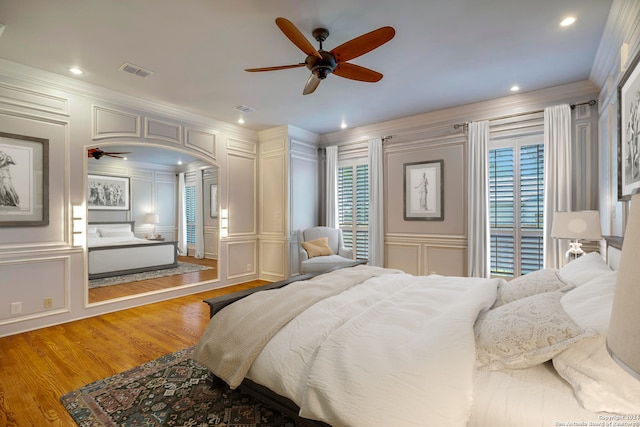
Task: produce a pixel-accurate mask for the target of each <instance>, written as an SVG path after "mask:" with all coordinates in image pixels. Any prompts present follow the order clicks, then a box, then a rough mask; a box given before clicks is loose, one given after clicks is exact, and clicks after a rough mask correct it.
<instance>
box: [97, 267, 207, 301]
mask: <svg viewBox="0 0 640 427" xmlns="http://www.w3.org/2000/svg"><path fill="white" fill-rule="evenodd" d="M178 261H180V262H188V263H191V264H200V265H206V266H208V267H211V269H210V270H201V271H194V272H192V273H186V274H179V275H175V276H168V277H158V278H155V279H149V280H139V281H137V282H129V283H123V284H121V285H112V286H105V287H102V288H94V289H89V303H90V304H91V303H96V302H100V301H106V300H110V299H114V298H121V297H127V296H130V295H137V294H142V293H146V292H152V291H157V290H161V289H167V288H173V287H175V286H181V285H189V284H191V283H198V282H203V281H205V280H214V279H217V278H218V261H217V260H215V259H207V258H204V259H197V258H193V257H183V256H179V257H178Z"/></svg>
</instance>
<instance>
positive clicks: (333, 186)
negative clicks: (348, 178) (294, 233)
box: [325, 145, 340, 228]
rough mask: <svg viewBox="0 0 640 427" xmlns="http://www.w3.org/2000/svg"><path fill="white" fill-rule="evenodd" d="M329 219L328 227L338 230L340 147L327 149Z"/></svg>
mask: <svg viewBox="0 0 640 427" xmlns="http://www.w3.org/2000/svg"><path fill="white" fill-rule="evenodd" d="M325 154H326V161H327V174H326V176H327V199H326V200H327V212H326V215H327V219H326V226H327V227H332V228H338V226H339V225H340V224H338V146H337V145H334V146H331V147H327V148H326V150H325Z"/></svg>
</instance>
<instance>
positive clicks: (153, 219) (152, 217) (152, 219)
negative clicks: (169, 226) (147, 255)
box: [144, 213, 160, 239]
mask: <svg viewBox="0 0 640 427" xmlns="http://www.w3.org/2000/svg"><path fill="white" fill-rule="evenodd" d="M144 222H145V224H152V225H153V231H152V234H151V237H152V238H153V239H155V238H156V237H158V236H156V224H160V215H158V214H157V213H148V214H146V215H145V216H144Z"/></svg>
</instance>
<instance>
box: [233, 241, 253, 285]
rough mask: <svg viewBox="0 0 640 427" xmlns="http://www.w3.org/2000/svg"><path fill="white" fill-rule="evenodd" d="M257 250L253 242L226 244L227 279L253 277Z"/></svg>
mask: <svg viewBox="0 0 640 427" xmlns="http://www.w3.org/2000/svg"><path fill="white" fill-rule="evenodd" d="M257 249H258V247H257V244H256V242H255V241H253V240H252V241H240V240H239V241H234V242H227V254H228V256H227V272H228V274H227V278H229V279H235V278H239V277H245V276H253V275H255V274H256V260H257ZM247 260H251V261H247Z"/></svg>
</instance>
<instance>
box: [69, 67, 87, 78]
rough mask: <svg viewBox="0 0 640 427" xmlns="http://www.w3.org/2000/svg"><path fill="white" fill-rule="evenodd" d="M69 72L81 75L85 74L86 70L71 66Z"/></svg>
mask: <svg viewBox="0 0 640 427" xmlns="http://www.w3.org/2000/svg"><path fill="white" fill-rule="evenodd" d="M69 72H70V73H71V74H75V75H76V76H79V75H81V74H84V71H82V70H81V69H80V68H78V67H71V68H69Z"/></svg>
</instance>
